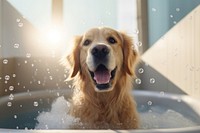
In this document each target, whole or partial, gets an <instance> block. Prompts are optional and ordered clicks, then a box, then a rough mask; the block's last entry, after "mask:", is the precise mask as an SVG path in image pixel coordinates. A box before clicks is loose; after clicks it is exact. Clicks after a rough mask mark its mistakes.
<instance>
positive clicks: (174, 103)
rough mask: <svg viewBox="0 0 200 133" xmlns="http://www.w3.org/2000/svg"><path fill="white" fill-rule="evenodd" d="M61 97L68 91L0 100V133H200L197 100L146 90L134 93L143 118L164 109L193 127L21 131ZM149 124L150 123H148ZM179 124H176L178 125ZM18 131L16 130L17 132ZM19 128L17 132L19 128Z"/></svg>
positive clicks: (38, 93) (34, 93) (199, 108)
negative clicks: (149, 111) (185, 120)
mask: <svg viewBox="0 0 200 133" xmlns="http://www.w3.org/2000/svg"><path fill="white" fill-rule="evenodd" d="M62 94H65V97H70V96H71V92H70V91H69V90H43V91H35V92H25V93H18V94H14V100H10V99H9V96H7V97H2V98H0V132H6V133H7V132H11V133H27V132H30V133H54V132H58V133H66V132H70V133H77V132H85V133H89V132H108V133H109V132H110V133H118V132H120V133H126V132H134V133H199V132H200V101H197V100H194V99H192V98H190V97H189V96H185V95H173V94H164V93H159V92H149V91H133V95H134V97H135V100H136V101H137V104H138V111H139V112H140V115H142V114H143V113H144V112H145V111H148V110H149V109H148V108H152V107H153V108H154V107H156V108H161V112H160V113H161V114H162V113H163V112H165V111H166V110H168V109H169V110H174V111H176V112H178V113H180V114H181V115H183V116H185V117H187V118H188V119H190V120H191V121H193V123H194V125H192V126H189V127H187V126H184V127H180V125H179V127H176V125H174V127H173V128H170V127H168V125H166V124H164V126H161V127H158V128H156V129H155V128H153V129H138V130H69V129H68V130H24V127H27V128H28V129H33V128H34V126H35V123H36V120H35V117H37V115H38V111H39V112H41V111H48V110H49V109H50V106H51V103H52V101H53V100H54V99H55V98H57V97H58V95H59V96H61V95H62ZM35 103H37V104H38V105H35ZM150 121H151V120H150ZM177 125H178V123H177ZM16 128H17V129H16ZM18 128H19V129H18Z"/></svg>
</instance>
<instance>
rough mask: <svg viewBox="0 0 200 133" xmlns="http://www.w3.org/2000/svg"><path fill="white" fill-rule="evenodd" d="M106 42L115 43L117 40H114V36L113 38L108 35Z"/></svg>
mask: <svg viewBox="0 0 200 133" xmlns="http://www.w3.org/2000/svg"><path fill="white" fill-rule="evenodd" d="M108 42H109V43H111V44H115V43H117V41H116V40H115V38H113V37H109V38H108Z"/></svg>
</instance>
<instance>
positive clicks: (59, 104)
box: [35, 96, 78, 129]
mask: <svg viewBox="0 0 200 133" xmlns="http://www.w3.org/2000/svg"><path fill="white" fill-rule="evenodd" d="M69 108H70V103H69V102H68V101H66V100H65V98H64V97H63V96H62V97H59V98H57V99H56V100H55V101H54V102H53V104H52V106H51V111H50V112H42V113H40V114H39V116H38V117H37V118H36V119H37V121H38V122H39V123H38V124H37V125H36V127H35V129H68V128H70V126H71V125H72V124H74V123H76V122H77V121H78V119H77V118H74V117H72V116H70V115H68V112H69Z"/></svg>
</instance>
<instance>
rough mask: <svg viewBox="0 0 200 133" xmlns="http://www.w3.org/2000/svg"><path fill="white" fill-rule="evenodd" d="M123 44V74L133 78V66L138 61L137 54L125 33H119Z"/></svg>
mask: <svg viewBox="0 0 200 133" xmlns="http://www.w3.org/2000/svg"><path fill="white" fill-rule="evenodd" d="M121 36H122V42H123V48H122V49H123V65H124V66H123V67H124V69H125V72H126V73H128V74H129V75H131V76H135V65H136V63H137V61H138V52H137V50H136V48H135V46H134V42H133V39H132V38H131V37H130V36H128V35H127V34H125V33H121Z"/></svg>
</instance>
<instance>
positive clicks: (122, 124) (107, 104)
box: [67, 28, 139, 129]
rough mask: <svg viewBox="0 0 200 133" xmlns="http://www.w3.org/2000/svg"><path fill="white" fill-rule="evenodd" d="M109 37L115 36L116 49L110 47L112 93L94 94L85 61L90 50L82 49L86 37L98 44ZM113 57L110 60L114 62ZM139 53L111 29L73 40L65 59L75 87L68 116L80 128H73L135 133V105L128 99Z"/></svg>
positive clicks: (129, 40)
mask: <svg viewBox="0 0 200 133" xmlns="http://www.w3.org/2000/svg"><path fill="white" fill-rule="evenodd" d="M108 36H114V37H115V39H116V40H117V44H116V45H109V47H110V48H111V49H112V52H113V53H112V54H113V55H114V56H113V57H114V59H112V60H115V63H116V65H117V70H116V75H115V78H114V80H113V81H112V85H113V89H112V91H108V92H97V91H95V89H94V87H95V86H94V83H93V80H92V79H91V76H90V74H89V72H88V65H87V63H86V58H87V56H89V55H88V50H89V48H90V47H91V46H92V45H95V44H91V46H90V45H89V46H87V47H85V46H83V42H84V40H85V39H86V38H87V37H89V38H90V39H93V40H95V43H97V42H104V43H107V42H106V38H107V37H108ZM113 57H112V58H113ZM137 58H138V53H137V52H136V50H135V49H134V45H133V40H132V39H131V37H129V36H127V35H126V34H124V33H121V32H118V31H115V30H113V29H110V28H95V29H92V30H89V31H88V32H86V33H85V34H84V35H82V36H78V37H76V38H75V42H74V48H73V51H72V53H71V54H69V55H68V56H67V61H68V63H69V65H70V78H71V79H73V81H74V82H73V83H74V89H75V90H74V91H75V92H74V95H73V98H72V108H71V112H70V113H71V115H73V116H75V117H77V118H80V120H81V122H82V124H83V125H81V126H80V127H79V126H76V127H74V128H86V129H108V128H109V129H136V128H138V125H139V120H138V114H137V110H136V103H135V101H134V99H133V96H132V95H131V90H132V88H133V86H132V80H133V78H134V76H135V73H134V68H135V65H136V62H137Z"/></svg>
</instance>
